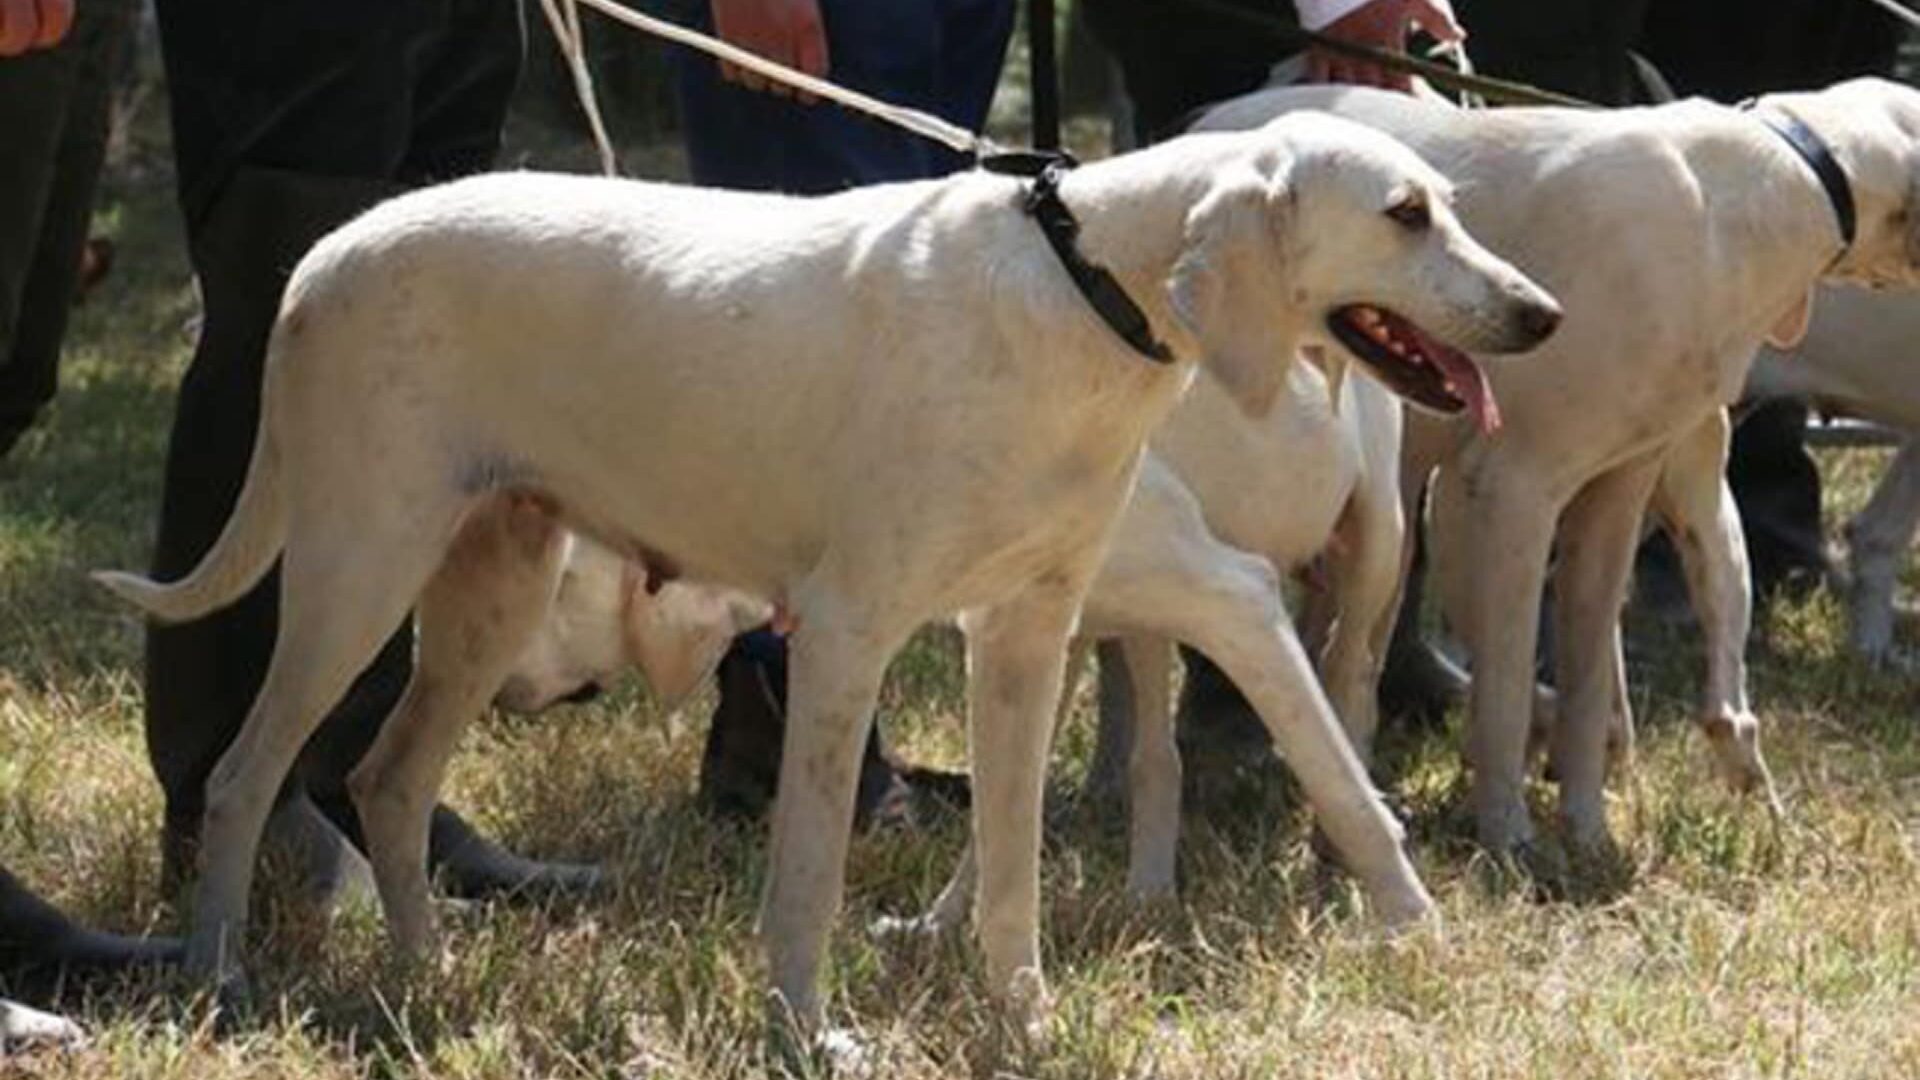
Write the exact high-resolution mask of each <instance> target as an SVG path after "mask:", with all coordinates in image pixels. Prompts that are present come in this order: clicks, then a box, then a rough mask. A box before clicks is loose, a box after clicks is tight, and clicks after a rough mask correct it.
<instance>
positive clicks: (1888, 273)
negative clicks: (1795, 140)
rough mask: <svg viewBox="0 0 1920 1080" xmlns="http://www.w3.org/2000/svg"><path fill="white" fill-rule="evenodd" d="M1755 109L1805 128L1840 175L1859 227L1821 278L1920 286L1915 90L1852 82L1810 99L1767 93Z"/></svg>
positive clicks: (1919, 135)
mask: <svg viewBox="0 0 1920 1080" xmlns="http://www.w3.org/2000/svg"><path fill="white" fill-rule="evenodd" d="M1759 107H1760V108H1763V109H1778V110H1780V111H1782V112H1785V113H1788V114H1790V115H1792V116H1794V117H1796V118H1798V119H1799V120H1801V121H1802V122H1803V123H1805V124H1806V125H1807V126H1808V127H1810V128H1812V129H1813V130H1814V132H1815V133H1817V134H1818V135H1819V136H1820V139H1821V141H1822V142H1824V143H1826V144H1827V147H1828V149H1829V150H1830V151H1831V152H1832V153H1833V156H1834V158H1835V160H1837V161H1838V162H1839V164H1840V167H1841V169H1842V170H1843V171H1844V172H1845V173H1846V175H1847V186H1848V188H1849V189H1850V191H1851V194H1852V198H1853V203H1854V208H1855V217H1856V220H1857V222H1858V224H1857V226H1856V233H1855V236H1854V240H1853V243H1852V244H1850V245H1848V247H1847V249H1846V250H1845V251H1844V252H1842V253H1841V254H1840V257H1839V258H1838V259H1837V260H1836V261H1835V262H1834V264H1833V265H1832V267H1831V268H1829V270H1828V276H1829V277H1831V278H1834V279H1838V280H1842V281H1849V282H1853V283H1856V284H1862V285H1872V286H1876V287H1884V286H1899V287H1907V288H1911V287H1916V286H1920V90H1915V89H1914V88H1912V87H1909V86H1904V85H1902V84H1900V83H1895V82H1889V81H1887V80H1885V79H1852V80H1849V81H1847V82H1843V83H1839V84H1836V85H1834V86H1831V87H1828V88H1827V89H1825V90H1820V91H1815V92H1812V93H1800V94H1769V95H1767V96H1766V97H1764V98H1761V99H1760V102H1759ZM1835 243H1836V245H1837V244H1838V243H1839V241H1838V240H1837V239H1836V241H1835ZM1836 250H1837V247H1836Z"/></svg>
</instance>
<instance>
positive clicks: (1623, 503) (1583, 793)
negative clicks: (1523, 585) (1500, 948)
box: [1551, 451, 1660, 852]
mask: <svg viewBox="0 0 1920 1080" xmlns="http://www.w3.org/2000/svg"><path fill="white" fill-rule="evenodd" d="M1659 475H1660V452H1659V451H1655V452H1653V453H1650V454H1647V455H1644V456H1642V457H1641V458H1639V459H1637V460H1634V461H1632V462H1629V463H1627V464H1625V465H1622V466H1620V467H1618V468H1616V469H1614V470H1612V471H1610V472H1607V473H1604V474H1602V475H1601V476H1599V477H1597V478H1595V479H1594V480H1592V481H1591V482H1589V483H1588V484H1587V486H1586V487H1585V488H1583V489H1582V490H1581V492H1580V494H1579V495H1577V496H1576V497H1575V498H1574V500H1573V501H1572V502H1571V503H1570V504H1568V506H1567V509H1566V512H1565V513H1564V514H1563V515H1562V516H1561V520H1560V537H1559V540H1560V544H1559V564H1558V565H1557V566H1556V567H1555V570H1554V617H1555V619H1556V622H1557V625H1556V627H1555V633H1554V642H1553V645H1554V654H1555V655H1554V669H1555V672H1556V674H1557V679H1556V682H1555V686H1556V688H1557V689H1558V690H1559V702H1560V707H1559V715H1558V717H1557V722H1556V724H1555V727H1554V730H1553V736H1552V740H1551V754H1552V764H1553V772H1554V775H1555V776H1556V777H1558V778H1559V781H1560V806H1561V815H1562V817H1563V818H1564V819H1565V821H1566V825H1567V836H1568V839H1569V840H1570V842H1571V843H1572V844H1573V845H1575V847H1577V848H1581V849H1585V850H1588V851H1592V852H1599V851H1605V850H1607V849H1608V848H1609V847H1610V846H1611V838H1610V837H1609V835H1608V831H1607V816H1606V804H1605V784H1606V774H1607V741H1608V733H1609V731H1610V730H1613V729H1615V728H1618V729H1622V730H1627V729H1631V727H1632V719H1631V718H1630V717H1628V716H1625V715H1619V714H1617V713H1616V708H1625V707H1626V702H1625V701H1624V700H1616V698H1617V697H1618V695H1617V694H1616V690H1617V688H1618V684H1619V683H1618V679H1617V678H1616V675H1615V672H1616V668H1615V661H1616V659H1617V658H1618V656H1619V634H1620V606H1621V604H1622V603H1623V601H1624V600H1625V598H1626V591H1627V580H1628V578H1629V576H1630V575H1631V573H1632V571H1633V553H1634V550H1635V548H1636V547H1637V546H1638V542H1639V539H1640V521H1641V518H1642V517H1643V516H1644V514H1645V508H1646V505H1647V498H1648V496H1649V495H1650V494H1651V493H1652V490H1653V485H1654V483H1655V481H1656V480H1657V479H1658V478H1659Z"/></svg>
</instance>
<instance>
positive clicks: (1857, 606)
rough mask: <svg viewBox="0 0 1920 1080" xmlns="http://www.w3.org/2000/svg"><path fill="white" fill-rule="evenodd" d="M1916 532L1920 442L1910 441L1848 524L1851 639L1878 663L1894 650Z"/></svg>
mask: <svg viewBox="0 0 1920 1080" xmlns="http://www.w3.org/2000/svg"><path fill="white" fill-rule="evenodd" d="M1916 528H1920V438H1909V439H1908V440H1907V441H1906V442H1903V443H1901V444H1900V452H1899V453H1897V454H1895V455H1894V456H1893V461H1891V462H1890V463H1888V465H1887V471H1886V472H1885V473H1883V474H1881V476H1880V483H1879V485H1878V486H1876V487H1875V488H1874V489H1873V498H1872V499H1869V500H1868V501H1867V505H1866V508H1865V509H1863V510H1861V511H1860V513H1859V514H1857V515H1855V516H1854V518H1853V520H1852V521H1849V522H1847V548H1848V558H1849V560H1850V561H1851V563H1852V567H1853V588H1852V590H1851V592H1850V594H1849V595H1848V597H1847V616H1848V620H1849V626H1848V632H1847V639H1848V642H1849V643H1850V644H1852V646H1853V647H1854V649H1856V650H1858V651H1859V652H1860V654H1861V655H1863V656H1865V657H1866V658H1867V659H1868V660H1870V661H1872V662H1874V663H1879V662H1881V661H1883V660H1885V659H1886V658H1887V656H1888V654H1889V653H1890V652H1891V651H1892V650H1893V589H1894V583H1895V582H1897V581H1898V580H1899V578H1900V568H1901V565H1902V564H1903V563H1904V562H1905V561H1906V558H1905V556H1906V554H1907V551H1908V549H1909V548H1911V547H1912V546H1913V534H1914V530H1915V529H1916Z"/></svg>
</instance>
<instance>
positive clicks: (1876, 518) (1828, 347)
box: [1747, 287, 1920, 660]
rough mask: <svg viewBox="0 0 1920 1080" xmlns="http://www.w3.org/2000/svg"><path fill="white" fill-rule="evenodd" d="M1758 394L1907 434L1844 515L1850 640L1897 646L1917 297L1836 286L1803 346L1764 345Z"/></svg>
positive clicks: (1917, 399) (1918, 381)
mask: <svg viewBox="0 0 1920 1080" xmlns="http://www.w3.org/2000/svg"><path fill="white" fill-rule="evenodd" d="M1747 391H1748V393H1749V394H1750V395H1752V396H1754V397H1761V398H1766V397H1801V398H1808V399H1811V400H1812V401H1813V402H1814V403H1815V404H1816V405H1818V406H1819V407H1820V408H1822V409H1825V410H1828V411H1830V412H1837V413H1842V414H1845V415H1848V416H1857V417H1861V418H1863V419H1867V420H1874V421H1877V422H1879V423H1882V424H1886V425H1888V426H1889V427H1893V428H1898V429H1899V430H1901V431H1904V432H1906V433H1908V437H1907V439H1906V441H1905V442H1904V443H1902V444H1901V447H1900V452H1899V453H1897V454H1895V455H1894V458H1893V461H1892V462H1890V463H1889V464H1888V465H1887V470H1886V472H1885V473H1883V474H1882V475H1881V478H1880V483H1879V484H1878V485H1877V486H1876V487H1875V488H1874V492H1873V498H1872V499H1871V500H1870V501H1869V502H1868V503H1867V505H1866V507H1865V508H1864V509H1862V510H1861V511H1860V513H1859V514H1858V515H1856V516H1855V517H1854V519H1853V520H1852V521H1850V522H1848V523H1847V546H1848V555H1849V557H1850V559H1851V563H1852V571H1853V573H1852V577H1853V582H1852V590H1851V595H1850V596H1849V597H1848V600H1847V608H1848V615H1849V618H1850V622H1851V626H1850V629H1849V635H1850V638H1851V641H1852V644H1853V647H1854V648H1855V649H1857V650H1859V651H1860V652H1861V653H1862V654H1864V655H1865V656H1867V657H1868V658H1869V659H1873V660H1881V659H1884V658H1885V657H1886V656H1887V654H1888V652H1889V651H1890V650H1891V649H1892V647H1893V590H1894V584H1895V582H1896V581H1897V580H1898V579H1899V576H1900V569H1901V567H1902V566H1903V565H1904V564H1905V562H1906V555H1907V552H1908V551H1909V550H1910V549H1911V548H1912V547H1913V536H1914V531H1915V529H1916V528H1920V439H1916V436H1920V299H1916V298H1914V297H1912V296H1908V295H1905V294H1903V293H1898V292H1874V291H1870V290H1867V289H1858V288H1847V287H1830V288H1826V289H1822V290H1821V292H1820V296H1819V299H1818V300H1817V301H1816V302H1815V303H1814V307H1813V321H1812V324H1811V325H1810V326H1809V327H1808V329H1807V335H1806V338H1805V339H1804V340H1802V341H1801V342H1800V343H1799V344H1798V345H1795V346H1792V347H1790V348H1786V349H1771V348H1769V349H1763V350H1761V353H1760V357H1759V359H1757V360H1756V361H1755V362H1754V366H1753V374H1752V375H1751V376H1750V377H1749V378H1748V379H1747Z"/></svg>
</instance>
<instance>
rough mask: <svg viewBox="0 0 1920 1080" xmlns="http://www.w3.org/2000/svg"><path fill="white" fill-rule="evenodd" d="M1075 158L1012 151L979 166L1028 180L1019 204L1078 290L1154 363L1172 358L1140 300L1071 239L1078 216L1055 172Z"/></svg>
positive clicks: (1061, 153) (986, 159)
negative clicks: (1075, 214) (1062, 195)
mask: <svg viewBox="0 0 1920 1080" xmlns="http://www.w3.org/2000/svg"><path fill="white" fill-rule="evenodd" d="M1076 164H1078V162H1076V161H1075V160H1074V159H1073V156H1072V155H1071V154H1068V153H1066V152H1064V151H1054V152H1045V153H1042V152H1011V153H1003V154H991V155H988V156H986V157H982V158H981V159H980V167H981V168H983V169H986V170H987V171H988V172H996V173H1002V174H1005V175H1007V176H1024V177H1030V178H1031V179H1032V180H1033V183H1032V184H1030V185H1029V186H1028V187H1027V194H1026V199H1025V201H1024V203H1023V206H1024V208H1025V210H1026V212H1027V213H1028V215H1030V216H1031V217H1032V218H1033V220H1034V223H1035V224H1037V225H1039V226H1040V232H1041V235H1043V236H1045V237H1046V238H1047V246H1049V247H1051V248H1053V253H1054V255H1055V256H1057V257H1058V258H1059V259H1060V265H1061V267H1062V268H1064V269H1065V270H1066V272H1067V276H1068V277H1070V278H1072V279H1073V284H1074V286H1075V287H1077V288H1078V289H1079V290H1080V295H1081V296H1084V297H1086V298H1087V303H1088V304H1091V305H1092V306H1093V310H1094V311H1095V312H1096V313H1097V314H1099V316H1100V318H1101V321H1103V322H1105V323H1106V324H1107V325H1108V326H1110V327H1112V328H1113V332H1114V333H1116V334H1118V335H1120V338H1121V340H1123V341H1125V342H1126V343H1127V344H1128V345H1131V346H1133V351H1135V352H1137V353H1139V354H1140V355H1142V356H1144V357H1146V358H1147V359H1149V360H1152V361H1154V362H1156V363H1161V364H1169V363H1172V362H1173V351H1172V350H1171V349H1169V348H1167V345H1166V343H1165V342H1163V341H1161V340H1160V339H1159V338H1156V337H1154V336H1153V324H1152V323H1151V322H1149V321H1148V320H1147V313H1146V312H1144V311H1141V310H1140V305H1139V304H1136V303H1134V302H1133V297H1131V296H1128V295H1127V290H1126V289H1125V288H1122V287H1121V285H1120V282H1119V281H1117V280H1115V278H1114V276H1113V275H1112V274H1111V273H1109V272H1108V271H1107V269H1106V268H1105V267H1103V266H1100V265H1098V264H1096V263H1091V262H1088V261H1087V258H1086V256H1084V255H1082V254H1080V249H1079V248H1078V247H1077V246H1076V245H1075V243H1074V241H1075V239H1076V238H1077V237H1078V236H1079V235H1080V222H1079V220H1078V219H1076V218H1075V217H1074V216H1073V211H1072V210H1069V209H1067V204H1066V203H1065V202H1063V201H1062V200H1061V198H1060V177H1061V176H1063V175H1065V174H1066V171H1067V170H1068V169H1071V168H1073V167H1074V166H1075V165H1076Z"/></svg>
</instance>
